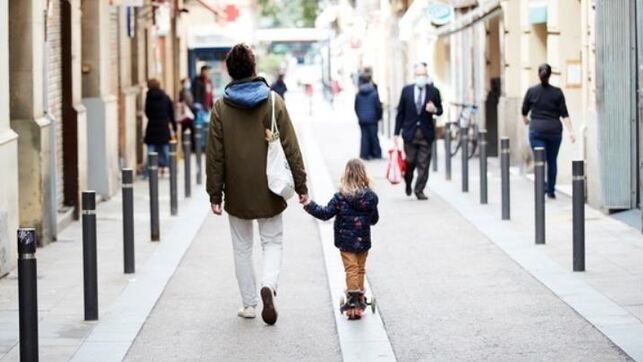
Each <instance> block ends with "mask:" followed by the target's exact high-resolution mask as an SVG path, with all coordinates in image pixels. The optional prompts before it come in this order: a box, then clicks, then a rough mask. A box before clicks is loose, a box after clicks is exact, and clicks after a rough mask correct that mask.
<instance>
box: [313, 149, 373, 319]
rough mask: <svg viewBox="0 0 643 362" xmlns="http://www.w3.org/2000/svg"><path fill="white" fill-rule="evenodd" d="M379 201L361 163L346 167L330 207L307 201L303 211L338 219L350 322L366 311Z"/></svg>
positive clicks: (345, 308) (337, 239)
mask: <svg viewBox="0 0 643 362" xmlns="http://www.w3.org/2000/svg"><path fill="white" fill-rule="evenodd" d="M377 203H378V198H377V195H376V194H375V192H373V190H372V189H371V181H370V179H369V177H368V173H367V172H366V167H365V166H364V163H362V161H361V160H358V159H353V160H350V161H348V163H347V164H346V170H345V171H344V176H343V177H342V179H341V183H340V187H339V192H337V193H336V194H335V195H333V198H332V199H331V200H330V201H329V202H328V205H326V206H321V205H319V204H317V203H315V202H314V201H311V200H308V201H307V202H305V204H304V209H305V210H306V211H307V212H308V213H309V214H311V215H312V216H314V217H316V218H318V219H321V220H329V219H331V218H333V217H335V224H334V228H335V246H336V247H337V248H338V249H339V250H340V254H341V256H342V261H343V263H344V270H345V272H346V294H347V299H348V300H347V303H346V304H345V305H344V306H342V312H344V311H346V312H347V315H348V317H349V319H358V318H359V317H360V316H361V313H362V311H363V310H364V309H365V308H366V300H365V298H364V274H365V267H366V258H367V256H368V250H369V249H370V248H371V226H372V225H375V224H376V223H377V221H378V220H379V213H378V211H377Z"/></svg>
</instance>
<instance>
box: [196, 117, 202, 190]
mask: <svg viewBox="0 0 643 362" xmlns="http://www.w3.org/2000/svg"><path fill="white" fill-rule="evenodd" d="M202 137H203V132H201V125H197V126H196V135H194V143H196V144H195V145H194V147H195V148H196V184H197V185H200V184H201V180H202V173H201V155H202V154H203V149H202V147H203V146H202V143H203V142H202V139H201V138H202Z"/></svg>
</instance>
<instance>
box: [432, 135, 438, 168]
mask: <svg viewBox="0 0 643 362" xmlns="http://www.w3.org/2000/svg"><path fill="white" fill-rule="evenodd" d="M431 162H433V172H438V140H437V138H436V139H435V140H433V143H432V144H431Z"/></svg>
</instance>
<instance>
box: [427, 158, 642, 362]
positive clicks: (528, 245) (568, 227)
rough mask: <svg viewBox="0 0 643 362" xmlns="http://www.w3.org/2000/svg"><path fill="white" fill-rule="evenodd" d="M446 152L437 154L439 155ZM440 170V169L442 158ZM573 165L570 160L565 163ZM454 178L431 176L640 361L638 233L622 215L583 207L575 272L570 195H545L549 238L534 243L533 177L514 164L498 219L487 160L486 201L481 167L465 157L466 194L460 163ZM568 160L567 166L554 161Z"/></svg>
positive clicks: (496, 189)
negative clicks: (582, 249) (579, 263)
mask: <svg viewBox="0 0 643 362" xmlns="http://www.w3.org/2000/svg"><path fill="white" fill-rule="evenodd" d="M440 150H443V147H440ZM443 156H444V152H442V154H441V157H440V160H441V162H442V161H443ZM440 166H441V167H440V170H444V167H443V164H440ZM569 166H570V167H571V165H569ZM453 167H454V168H453V180H452V181H451V182H447V181H445V179H444V174H439V175H437V176H438V177H436V178H434V182H433V183H432V186H433V188H434V190H435V192H437V193H439V194H440V195H443V196H444V197H446V198H448V200H449V201H450V202H451V204H452V205H453V206H454V207H455V208H456V209H457V210H458V211H459V212H460V213H462V215H464V217H465V218H466V219H467V220H468V221H470V222H471V223H473V224H474V225H476V227H477V228H478V229H479V230H481V231H482V232H483V233H484V234H485V235H487V237H489V238H490V239H492V240H493V241H494V242H495V243H496V244H498V245H499V246H500V247H501V248H503V250H504V251H505V252H507V253H508V254H509V255H510V256H511V257H512V258H514V259H515V260H516V261H517V262H519V263H520V264H521V265H522V266H523V267H524V268H525V269H527V270H528V271H529V272H530V273H531V274H532V275H534V277H536V278H537V279H538V280H540V281H541V282H542V283H544V284H545V285H546V286H547V287H548V288H550V289H551V290H552V291H553V292H554V293H555V294H556V295H558V296H559V297H560V298H562V299H563V300H564V301H565V302H566V303H568V304H569V305H570V306H571V307H572V308H574V309H575V310H576V311H577V312H578V313H580V314H581V315H582V316H583V317H585V318H587V319H588V320H589V321H590V322H591V323H592V324H594V326H595V327H597V328H598V329H599V330H601V331H602V332H603V333H605V334H606V335H607V336H608V337H609V338H610V339H612V341H613V342H614V343H616V344H618V345H619V346H620V347H621V348H623V349H624V350H625V351H626V352H627V353H628V354H630V356H632V357H634V358H635V359H637V360H643V323H641V321H642V318H643V265H642V264H641V262H640V261H641V260H643V237H642V236H641V234H640V232H639V231H638V230H636V229H634V228H631V227H629V226H627V225H625V224H623V223H622V222H620V221H617V220H615V219H613V218H611V217H609V216H607V215H604V214H602V213H601V212H599V211H597V210H594V209H592V208H591V207H589V206H586V208H585V210H586V215H585V216H586V226H585V227H586V269H587V271H586V272H582V273H573V272H572V205H571V199H570V198H569V197H568V196H566V195H564V194H562V193H559V194H558V199H556V200H549V199H548V200H547V202H546V228H547V234H546V236H547V237H546V245H538V246H536V245H534V198H533V195H534V194H533V192H534V191H533V190H534V185H533V182H531V181H529V180H528V179H527V178H526V177H524V176H521V175H519V174H518V170H517V169H512V177H511V205H512V210H511V211H512V215H511V216H512V218H511V221H505V222H503V221H500V177H499V169H498V163H497V160H495V159H492V160H490V169H489V205H487V206H483V205H478V200H479V186H478V185H479V184H478V182H479V173H478V171H479V166H478V161H477V159H474V160H472V161H471V163H470V167H469V169H470V171H471V175H470V178H471V180H470V182H471V184H470V188H469V189H470V191H471V192H470V194H469V195H464V194H462V193H460V191H459V190H460V180H461V179H460V169H461V168H460V162H459V158H458V160H454V163H453ZM559 167H565V165H559Z"/></svg>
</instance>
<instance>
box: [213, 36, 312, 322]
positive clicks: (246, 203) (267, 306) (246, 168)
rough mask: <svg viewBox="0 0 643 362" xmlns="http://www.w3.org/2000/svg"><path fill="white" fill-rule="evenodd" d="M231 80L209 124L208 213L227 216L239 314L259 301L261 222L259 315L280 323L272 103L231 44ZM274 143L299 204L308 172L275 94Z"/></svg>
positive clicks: (249, 313) (279, 206)
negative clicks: (270, 159) (271, 180)
mask: <svg viewBox="0 0 643 362" xmlns="http://www.w3.org/2000/svg"><path fill="white" fill-rule="evenodd" d="M226 65H227V68H228V73H229V74H230V77H231V78H232V82H231V83H230V84H228V85H227V86H226V88H225V93H224V95H223V98H222V99H219V100H217V102H216V103H215V105H214V109H213V112H212V121H211V122H210V130H209V132H210V135H209V139H210V142H209V143H208V148H207V156H206V157H207V160H206V171H207V192H208V194H209V195H210V203H211V208H212V212H213V213H214V214H216V215H221V214H222V203H223V199H224V196H225V211H226V212H227V213H228V219H229V222H230V230H231V233H232V247H233V249H234V261H235V271H236V277H237V282H238V284H239V290H240V292H241V300H242V303H243V308H242V309H241V310H240V311H239V312H238V316H239V317H243V318H254V317H255V308H256V307H257V304H258V297H257V289H256V285H255V272H254V264H253V261H252V254H253V221H254V220H256V221H257V223H258V224H259V234H260V237H261V247H262V249H263V270H262V271H263V275H262V282H261V298H262V301H263V311H262V313H261V316H262V318H263V320H264V322H266V323H267V324H274V323H276V321H277V310H276V307H275V296H276V293H277V282H278V279H279V272H280V268H281V253H282V240H283V224H282V212H283V211H284V210H285V209H286V206H287V205H286V202H285V200H284V199H283V198H282V197H281V196H278V195H276V194H274V193H272V192H271V191H270V189H269V188H268V179H267V176H266V157H267V152H268V143H267V141H266V139H265V137H266V131H267V130H270V129H271V118H272V114H273V113H272V107H273V104H272V101H270V100H269V98H270V97H269V96H270V92H271V91H270V87H269V86H268V83H267V82H266V80H265V79H263V78H261V77H257V75H256V70H255V69H256V62H255V55H254V53H253V52H252V50H251V49H250V48H249V47H248V46H247V45H245V44H238V45H235V46H234V47H233V48H232V49H231V50H230V52H229V53H228V54H227V56H226ZM274 98H275V103H274V109H275V111H274V115H275V117H276V122H277V128H278V129H279V138H280V140H281V144H282V146H283V149H284V153H285V156H286V159H287V161H288V165H289V166H290V169H291V171H292V175H293V178H294V183H295V191H296V192H297V194H299V199H300V202H302V203H303V202H304V201H305V200H307V198H308V196H307V193H308V190H307V188H306V172H305V170H304V162H303V158H302V155H301V151H300V149H299V144H298V142H297V135H296V134H295V130H294V127H293V125H292V122H291V121H290V117H289V115H288V111H287V109H286V105H285V102H284V101H283V99H282V98H281V97H278V96H277V97H274Z"/></svg>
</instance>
